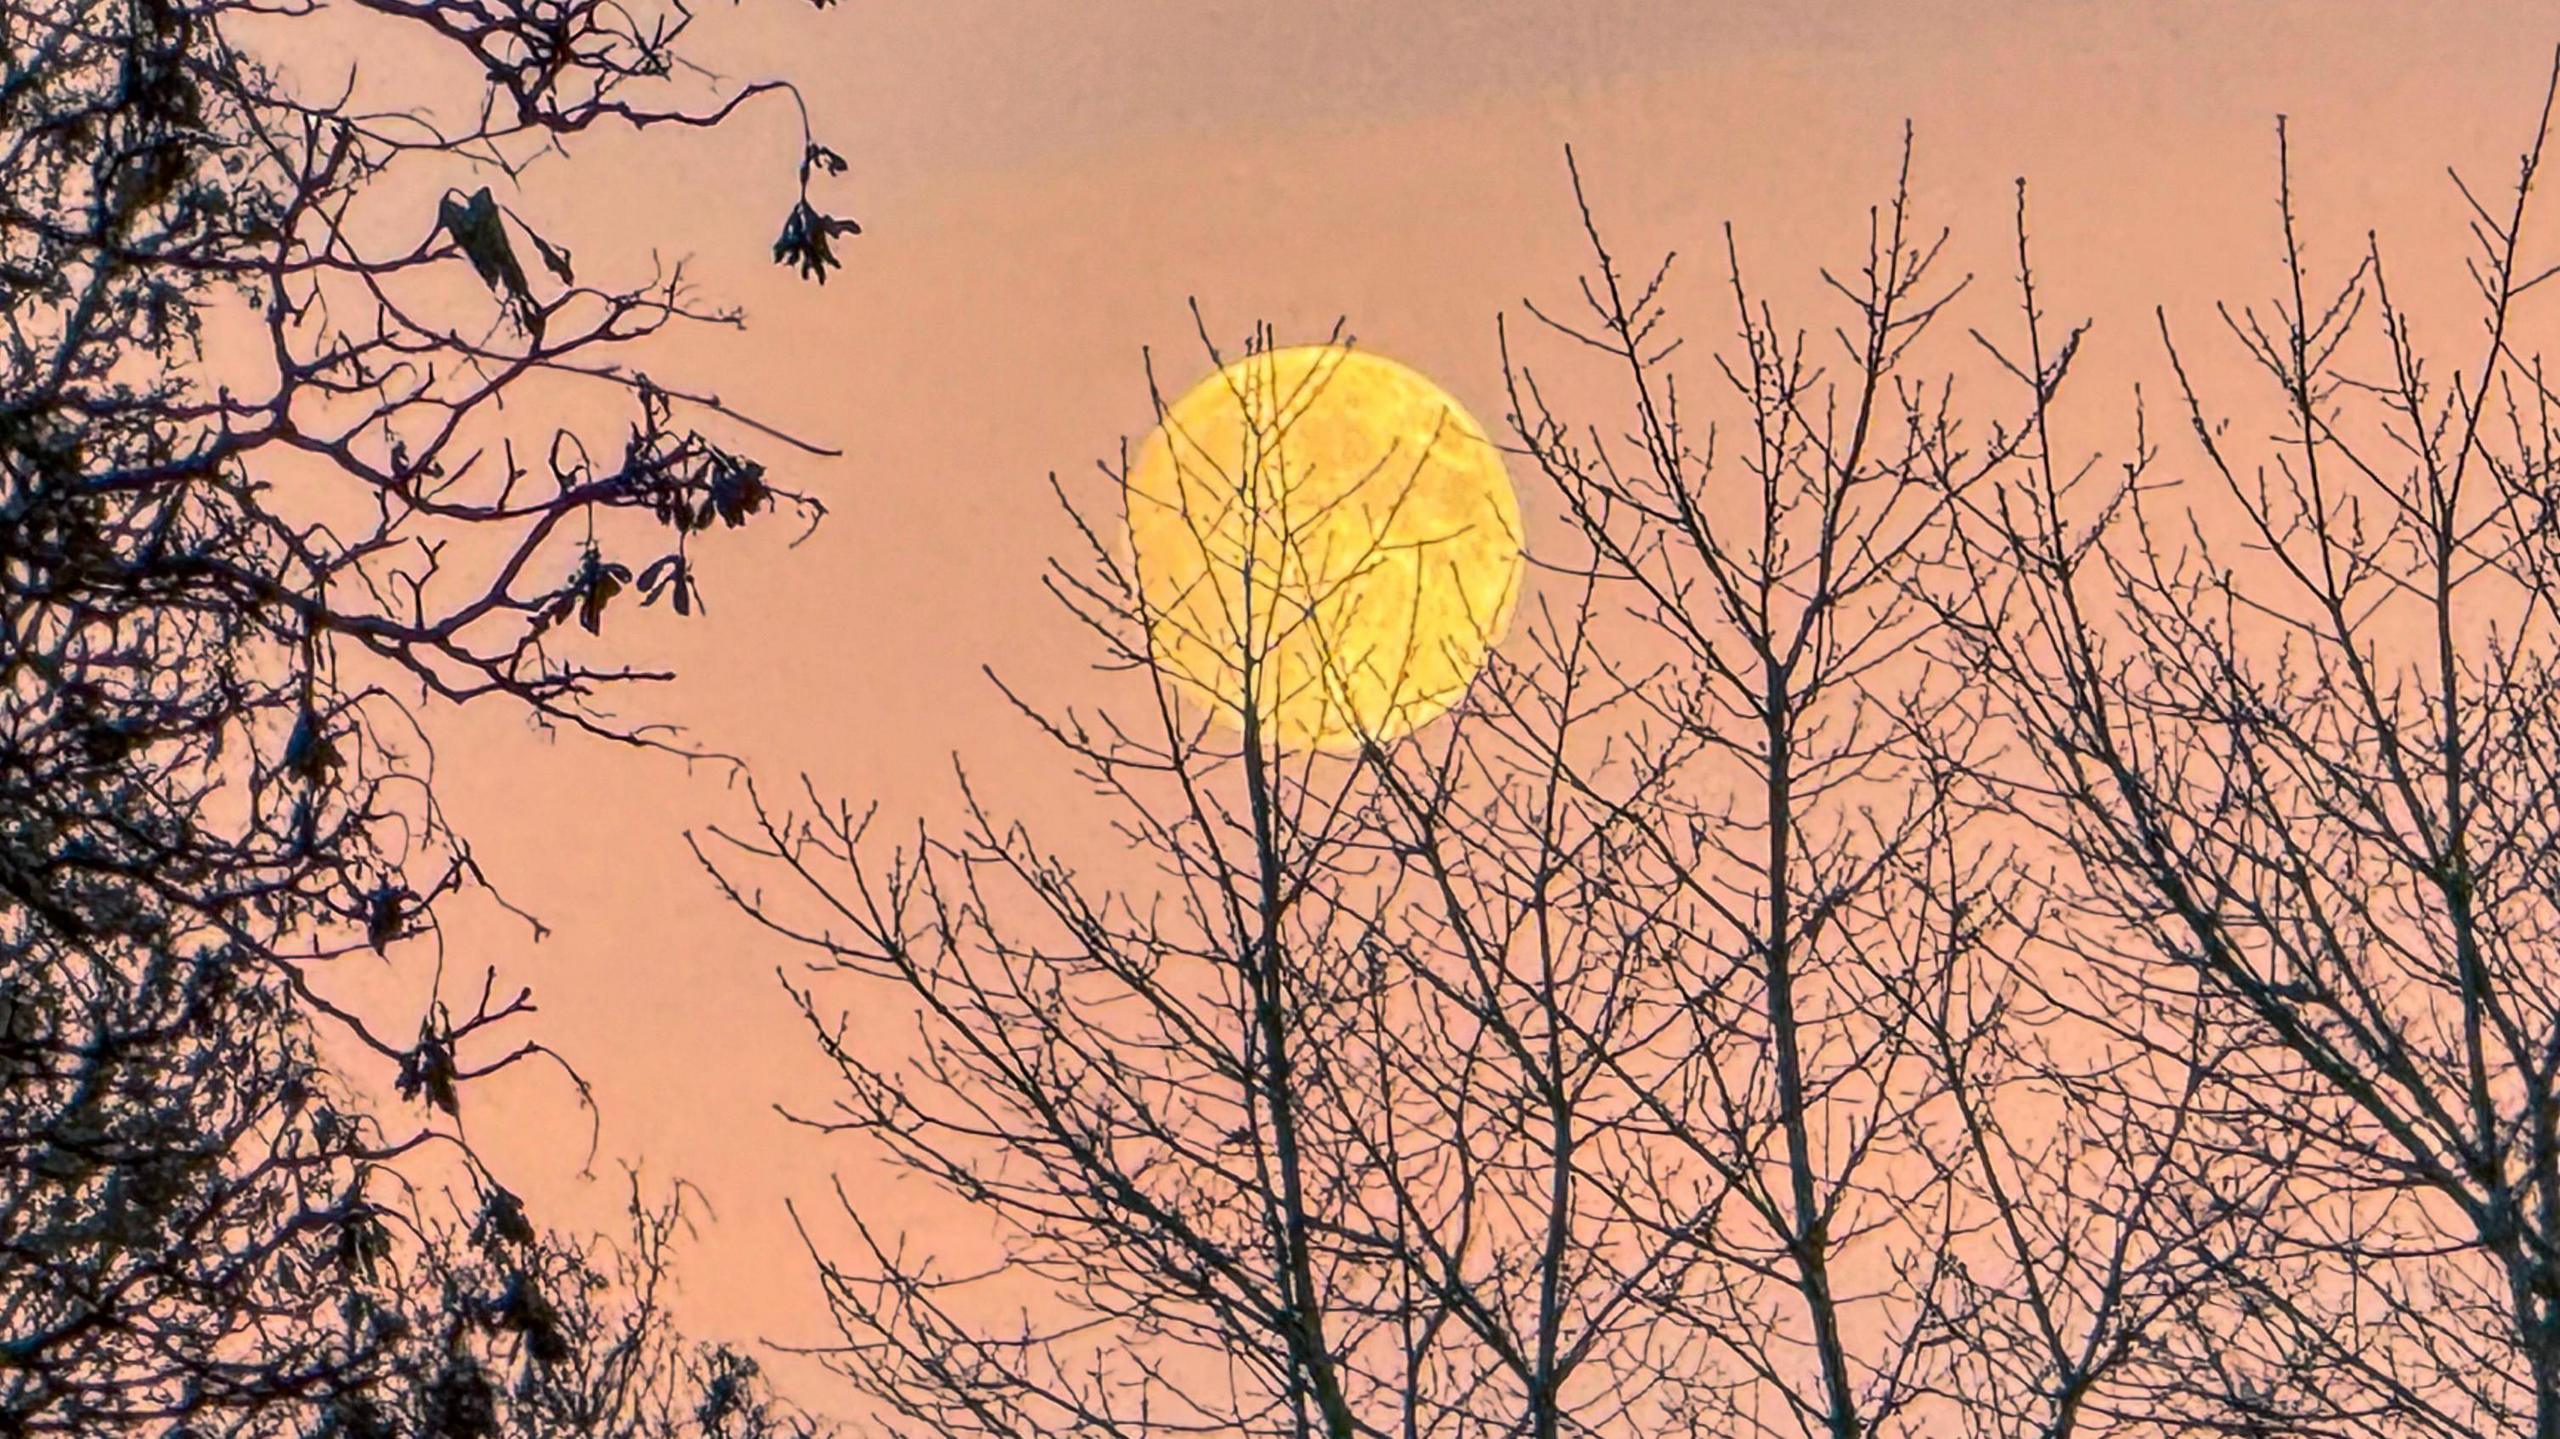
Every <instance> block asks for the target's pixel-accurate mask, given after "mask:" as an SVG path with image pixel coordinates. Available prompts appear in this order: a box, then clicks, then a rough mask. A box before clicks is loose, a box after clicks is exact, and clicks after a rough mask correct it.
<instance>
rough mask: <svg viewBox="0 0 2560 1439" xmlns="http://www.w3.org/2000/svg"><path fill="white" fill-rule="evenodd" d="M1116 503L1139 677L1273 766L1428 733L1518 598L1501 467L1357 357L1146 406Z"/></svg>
mask: <svg viewBox="0 0 2560 1439" xmlns="http://www.w3.org/2000/svg"><path fill="white" fill-rule="evenodd" d="M1126 488H1127V496H1126V498H1127V503H1128V518H1129V539H1130V550H1131V553H1132V556H1133V558H1134V561H1135V566H1136V572H1137V573H1136V581H1137V585H1136V588H1137V592H1138V593H1137V599H1138V602H1139V608H1140V611H1141V617H1142V619H1143V620H1144V622H1145V625H1146V629H1147V633H1148V638H1149V644H1150V648H1151V651H1152V658H1153V660H1154V663H1155V665H1156V667H1157V668H1158V669H1159V670H1160V671H1161V672H1162V673H1164V674H1165V675H1167V676H1169V677H1170V678H1171V679H1172V680H1173V681H1174V684H1175V686H1176V688H1178V689H1179V690H1181V691H1183V692H1185V693H1186V694H1187V695H1188V696H1189V697H1190V698H1191V699H1192V700H1193V701H1195V702H1197V703H1200V704H1202V705H1205V706H1206V707H1207V708H1208V709H1209V710H1210V711H1211V712H1212V713H1213V714H1215V715H1216V716H1218V717H1219V718H1220V719H1222V720H1224V721H1226V722H1227V723H1228V724H1230V725H1231V726H1234V727H1236V728H1239V729H1241V728H1243V727H1244V725H1245V721H1246V719H1247V717H1248V708H1249V710H1250V715H1251V718H1252V719H1253V720H1254V722H1255V724H1254V731H1253V732H1254V733H1255V734H1256V735H1257V737H1258V738H1260V739H1261V740H1264V741H1272V740H1276V741H1277V742H1278V743H1279V744H1281V745H1283V746H1286V747H1288V748H1292V749H1306V748H1315V749H1324V750H1336V751H1341V750H1356V749H1358V748H1359V747H1360V746H1361V744H1362V743H1363V742H1365V741H1371V740H1376V741H1384V740H1388V739H1392V738H1394V737H1396V736H1398V735H1401V734H1404V733H1405V732H1407V731H1409V730H1412V729H1413V728H1415V727H1417V726H1419V725H1422V724H1425V723H1428V722H1429V721H1430V720H1432V719H1434V718H1435V717H1437V716H1438V715H1440V714H1441V713H1442V712H1443V711H1445V710H1446V709H1448V708H1449V706H1451V705H1453V704H1455V703H1457V701H1458V699H1459V697H1460V696H1462V695H1463V694H1465V693H1466V690H1467V686H1468V685H1470V684H1472V683H1473V682H1474V680H1475V677H1476V674H1477V672H1478V671H1479V670H1480V669H1482V668H1483V666H1484V662H1485V657H1486V656H1487V655H1488V654H1489V653H1490V652H1491V651H1492V648H1493V645H1494V643H1495V642H1496V641H1498V640H1499V639H1500V638H1501V637H1502V632H1503V630H1504V628H1505V627H1506V626H1507V625H1508V624H1509V623H1510V619H1511V610H1512V606H1513V605H1514V603H1515V602H1516V601H1517V600H1518V598H1519V594H1520V582H1521V574H1522V568H1523V565H1522V560H1521V553H1520V511H1519V502H1518V498H1517V496H1515V495H1514V493H1513V491H1512V487H1511V479H1510V476H1509V475H1507V474H1506V473H1505V472H1504V470H1503V467H1502V455H1501V452H1500V451H1498V450H1496V449H1495V448H1494V446H1493V444H1492V443H1491V442H1490V441H1489V440H1488V439H1487V438H1486V437H1485V432H1484V428H1483V426H1481V425H1479V424H1477V423H1476V421H1475V419H1474V417H1472V416H1470V415H1469V414H1468V413H1467V412H1466V410H1465V409H1463V408H1462V407H1460V405H1459V404H1458V402H1457V401H1456V400H1454V399H1452V398H1450V396H1449V395H1448V394H1447V393H1446V392H1445V391H1443V390H1441V389H1440V387H1438V386H1437V385H1434V384H1432V383H1431V382H1430V381H1429V380H1426V379H1424V378H1423V377H1422V376H1420V375H1418V374H1416V373H1414V372H1413V371H1412V370H1409V369H1407V368H1405V367H1404V366H1402V365H1399V364H1397V363H1395V362H1394V361H1392V360H1388V359H1384V358H1382V357H1380V356H1377V355H1373V354H1370V353H1368V352H1367V351H1363V350H1354V349H1351V348H1348V347H1345V346H1339V345H1302V346H1297V347H1293V348H1288V349H1277V350H1266V351H1264V352H1262V353H1259V354H1255V355H1250V356H1247V357H1246V358H1244V359H1242V360H1239V361H1237V362H1235V363H1234V364H1231V365H1229V366H1227V367H1226V368H1224V369H1222V370H1220V371H1218V372H1217V373H1216V374H1214V375H1211V376H1210V377H1209V378H1207V379H1205V380H1202V381H1201V382H1200V383H1199V384H1197V385H1194V386H1193V387H1192V388H1191V389H1190V390H1189V391H1187V392H1186V393H1184V394H1183V395H1182V397H1181V398H1180V399H1177V400H1175V401H1174V402H1173V403H1172V404H1170V405H1168V406H1166V407H1165V410H1164V414H1163V418H1162V420H1161V422H1160V423H1159V424H1158V425H1157V426H1156V428H1155V431H1154V432H1153V433H1152V434H1150V435H1149V436H1148V437H1147V441H1146V443H1145V445H1144V446H1143V447H1141V449H1140V451H1139V454H1138V457H1137V459H1136V461H1135V462H1134V463H1132V464H1131V466H1130V467H1129V473H1128V477H1127V486H1126ZM1248 697H1250V698H1248Z"/></svg>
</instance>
